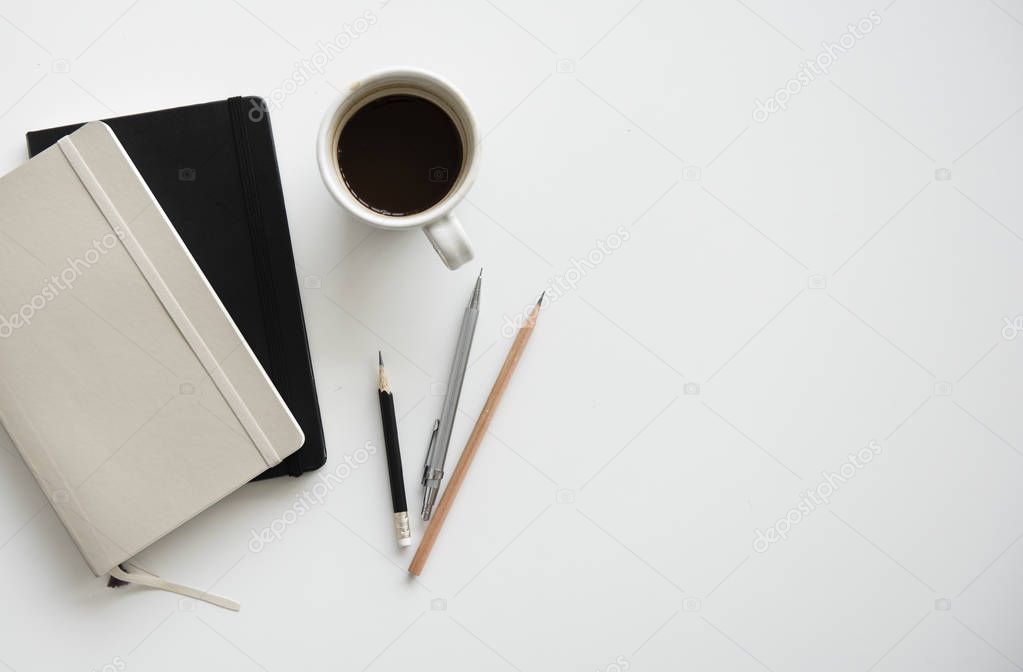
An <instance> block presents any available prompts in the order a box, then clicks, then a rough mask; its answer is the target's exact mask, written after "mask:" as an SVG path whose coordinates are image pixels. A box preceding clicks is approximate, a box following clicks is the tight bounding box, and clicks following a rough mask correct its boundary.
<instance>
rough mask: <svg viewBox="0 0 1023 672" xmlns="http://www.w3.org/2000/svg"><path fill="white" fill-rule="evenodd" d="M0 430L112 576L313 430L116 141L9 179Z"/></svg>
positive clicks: (2, 188)
mask: <svg viewBox="0 0 1023 672" xmlns="http://www.w3.org/2000/svg"><path fill="white" fill-rule="evenodd" d="M0 316H2V320H3V321H2V325H3V327H2V329H0V371H2V372H3V374H2V376H0V421H2V422H3V425H4V427H5V428H6V429H7V432H8V433H9V434H10V436H11V438H12V440H13V441H14V444H15V445H16V446H17V447H18V450H19V451H20V452H21V455H22V457H23V458H24V459H25V462H26V464H27V465H28V467H29V469H30V470H31V471H32V473H33V475H34V476H35V477H36V479H37V480H38V482H39V485H40V487H41V488H42V490H43V492H44V493H45V494H46V496H47V497H48V498H49V500H50V502H51V503H52V504H53V508H54V510H55V511H56V512H57V515H58V516H59V518H60V520H61V521H62V522H63V524H64V526H65V527H66V528H67V530H68V532H69V533H70V535H71V537H72V539H73V540H74V542H75V543H76V544H77V545H78V548H79V550H80V551H81V553H82V555H83V556H84V557H85V560H86V562H87V563H88V564H89V567H90V568H92V570H93V572H94V573H96V574H97V575H99V574H103V573H107V572H110V573H111V575H112V576H114V577H116V578H117V579H120V580H124V581H136V580H137V581H138V582H140V583H146V584H148V585H155V586H157V587H161V588H166V589H169V590H177V591H178V592H182V593H184V594H189V595H194V596H196V597H200V598H202V599H210V601H213V602H216V603H218V604H221V605H222V606H228V607H235V606H236V605H234V603H231V602H230V601H228V600H222V599H220V598H213V597H209V596H205V595H204V594H202V593H199V592H198V591H193V590H190V589H187V588H185V587H182V586H176V585H175V584H170V583H167V582H164V581H162V580H160V579H159V578H158V577H155V576H151V575H149V574H147V573H144V572H141V571H133V570H132V569H131V566H130V565H126V564H125V563H126V562H127V561H128V560H129V559H130V558H132V557H133V556H134V555H136V554H137V553H138V552H139V551H141V550H142V549H144V548H146V547H147V546H149V545H150V544H152V543H153V542H154V541H156V540H157V539H159V538H160V537H162V536H164V535H165V534H167V533H168V532H170V531H172V530H174V529H175V528H177V527H178V526H180V525H181V524H182V523H184V522H185V521H187V520H189V519H191V518H192V517H194V516H195V515H196V514H198V513H199V512H200V511H202V510H203V509H205V508H207V507H208V506H210V505H211V504H213V503H215V502H217V501H218V500H220V499H221V498H223V497H225V496H226V495H228V494H229V493H231V492H232V491H234V490H235V489H237V488H238V487H239V486H240V485H242V484H243V483H245V482H246V481H247V480H249V479H251V478H253V477H255V476H256V475H258V474H259V473H261V472H263V471H265V470H266V469H268V468H272V467H275V466H276V465H278V464H280V463H281V461H282V459H284V458H285V457H287V456H288V455H290V454H292V453H294V452H295V451H296V450H297V449H298V448H299V447H300V446H301V445H302V444H303V441H304V437H303V434H302V430H301V429H300V428H299V426H298V423H297V422H296V421H295V418H294V417H293V416H292V414H291V412H290V411H289V410H288V407H287V406H286V405H285V403H284V401H283V400H282V399H281V396H280V395H279V394H278V393H277V390H276V389H275V388H274V386H273V384H272V383H271V382H270V379H269V378H268V377H267V375H266V373H265V371H264V370H263V368H262V367H261V366H260V364H259V361H258V360H257V359H256V357H255V355H254V354H253V352H252V350H251V349H250V347H249V346H248V345H247V344H246V342H245V339H244V338H243V337H242V335H241V333H240V332H239V331H238V328H237V327H236V326H235V324H234V323H233V322H232V321H231V318H230V316H229V315H228V313H227V311H226V310H225V309H224V306H223V304H222V303H221V302H220V300H219V299H218V297H217V294H216V293H215V292H214V291H213V288H212V287H210V284H209V283H208V282H207V280H206V278H205V276H203V274H202V272H201V271H200V270H199V267H198V266H197V265H196V263H195V261H194V259H193V258H192V256H191V255H190V254H189V252H188V250H187V249H186V248H185V245H184V244H183V242H182V240H181V238H180V237H179V236H178V234H177V232H176V231H175V230H174V227H173V226H171V224H170V222H169V221H168V219H167V216H166V215H165V213H164V212H163V210H162V209H161V208H160V204H159V203H158V202H157V201H156V199H155V198H154V196H153V194H152V193H151V192H150V191H149V189H148V188H147V186H146V183H145V182H144V181H143V180H142V178H141V177H140V175H139V174H138V172H137V171H136V170H135V166H134V165H133V164H132V162H131V161H130V160H129V158H128V155H127V154H125V152H124V149H123V148H122V147H121V145H120V143H119V142H118V141H117V138H116V137H115V136H114V134H113V132H111V130H110V128H109V127H107V126H106V125H105V124H103V123H99V122H96V123H91V124H88V125H86V126H84V127H83V128H81V129H80V130H78V131H76V132H74V133H72V134H71V135H69V136H66V137H63V138H61V139H60V140H59V141H58V142H57V144H56V146H54V147H51V148H50V149H48V150H46V151H43V152H42V153H40V154H39V155H38V156H37V157H36V158H34V159H32V160H31V161H29V162H27V163H25V164H24V165H22V166H21V167H19V168H17V169H15V170H14V171H12V172H11V173H9V174H7V175H6V176H4V177H3V178H2V179H0Z"/></svg>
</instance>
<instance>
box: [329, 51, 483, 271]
mask: <svg viewBox="0 0 1023 672" xmlns="http://www.w3.org/2000/svg"><path fill="white" fill-rule="evenodd" d="M402 94H404V95H413V96H419V97H420V98H425V99H426V100H428V101H430V102H432V103H433V104H435V105H437V106H438V107H440V108H441V109H442V110H444V112H445V113H446V114H447V115H448V116H449V117H450V118H451V120H452V122H454V125H455V128H456V129H457V130H458V134H459V137H460V138H461V141H462V168H461V170H460V171H459V172H458V177H457V178H456V180H455V183H454V184H453V185H451V189H450V190H448V193H447V194H446V195H445V196H444V198H442V199H441V200H440V201H438V202H437V203H435V204H434V205H432V206H431V207H429V208H427V209H426V210H424V211H422V212H417V213H415V214H412V215H402V216H395V215H385V214H382V213H379V212H376V211H374V210H372V209H370V208H368V207H366V206H365V205H363V204H362V203H361V202H360V201H359V199H358V198H356V197H355V195H354V194H353V193H352V192H351V190H350V189H349V188H348V185H347V184H346V183H345V181H344V178H342V177H341V167H340V166H339V165H338V152H337V147H338V140H339V139H340V137H341V130H342V129H343V128H344V126H345V124H346V123H347V122H348V120H349V119H351V117H352V115H354V114H355V113H356V112H357V111H358V110H360V109H361V108H362V107H363V106H365V105H366V104H367V103H370V102H372V101H374V100H377V99H378V98H382V97H384V96H392V95H402ZM478 143H479V135H478V131H477V129H476V120H475V118H474V117H473V115H472V112H471V111H470V110H469V105H468V103H466V101H465V98H464V97H463V96H462V94H461V93H459V91H458V89H456V88H455V87H454V86H453V85H451V84H450V83H449V82H447V81H445V80H444V79H442V78H440V77H438V76H437V75H434V74H431V73H429V72H425V71H423V70H417V69H414V68H401V69H392V70H383V71H380V72H377V73H374V74H372V75H370V76H368V77H365V78H363V79H361V80H359V81H357V82H356V83H354V84H352V86H351V87H349V90H348V92H347V93H345V94H344V95H343V96H342V97H341V100H340V101H339V102H338V103H337V104H335V105H334V106H333V107H331V108H330V109H329V110H328V111H327V114H326V116H324V118H323V122H322V123H321V124H320V131H319V134H318V136H317V139H316V159H317V162H318V164H319V168H320V177H322V178H323V183H324V184H325V185H326V187H327V191H329V192H330V194H331V196H333V197H334V200H336V201H337V202H338V203H340V204H341V205H343V206H344V207H345V208H346V209H347V210H348V211H349V212H351V213H352V214H353V215H355V216H356V217H358V218H359V219H361V220H362V221H364V222H366V223H367V224H369V225H371V226H375V227H377V228H380V229H388V230H391V231H401V230H405V229H418V228H421V229H423V232H424V233H425V234H426V237H427V238H429V239H430V243H431V244H432V245H433V249H435V250H436V251H437V254H439V255H440V258H441V259H442V260H443V261H444V264H445V265H447V267H448V268H450V269H452V270H454V269H456V268H458V267H460V266H462V265H463V264H465V263H466V262H468V261H470V260H471V259H472V257H473V250H472V245H471V244H470V242H469V238H468V236H466V234H465V229H463V228H462V225H461V223H460V222H459V221H458V218H457V217H455V215H454V214H453V213H452V210H453V209H454V207H455V206H456V205H457V204H458V202H459V201H461V200H462V198H464V197H465V194H466V193H467V192H468V191H469V188H470V187H471V186H472V183H473V180H475V178H476V167H477V163H478V161H479V147H478V146H477V145H478Z"/></svg>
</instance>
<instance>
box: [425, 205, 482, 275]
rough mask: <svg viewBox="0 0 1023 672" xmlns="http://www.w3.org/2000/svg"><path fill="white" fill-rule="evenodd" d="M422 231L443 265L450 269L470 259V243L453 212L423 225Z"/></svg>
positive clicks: (471, 252) (471, 254)
mask: <svg viewBox="0 0 1023 672" xmlns="http://www.w3.org/2000/svg"><path fill="white" fill-rule="evenodd" d="M423 233H425V234H426V237H427V238H429V239H430V243H431V244H432V245H433V249H435V250H437V254H439V255H440V258H441V260H442V261H443V262H444V265H445V266H447V267H448V268H450V269H451V270H452V271H453V270H455V269H456V268H458V267H460V266H462V265H463V264H465V263H466V262H468V261H471V260H472V257H473V251H472V243H470V242H469V237H468V236H467V235H465V229H463V228H462V224H461V222H459V221H458V218H457V217H455V216H454V215H453V214H448V215H445V216H444V217H442V218H440V219H438V220H437V221H436V222H431V223H430V224H427V225H426V226H424V227H423Z"/></svg>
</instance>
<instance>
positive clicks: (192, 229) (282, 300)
mask: <svg viewBox="0 0 1023 672" xmlns="http://www.w3.org/2000/svg"><path fill="white" fill-rule="evenodd" d="M104 123H106V124H107V125H108V126H109V127H110V128H111V129H112V130H113V132H114V134H115V135H116V136H117V138H118V140H120V142H121V144H122V145H123V146H124V149H125V151H126V152H127V153H128V156H129V157H130V158H131V160H132V162H134V164H135V166H136V168H138V171H139V173H140V174H141V175H142V178H143V179H144V180H145V181H146V184H147V185H148V186H149V189H150V190H152V192H153V195H154V196H155V197H156V200H157V201H158V202H159V204H160V206H161V207H162V208H163V210H164V212H166V213H167V216H168V218H169V219H170V221H171V223H172V224H173V225H174V228H175V229H176V230H177V232H178V235H180V236H181V239H182V240H183V241H184V243H185V245H186V246H187V247H188V249H189V251H190V252H191V253H192V256H193V257H194V258H195V261H196V263H198V264H199V268H200V269H202V272H203V273H204V274H205V275H206V277H207V279H209V281H210V284H211V285H213V289H214V290H215V291H216V293H217V295H218V296H219V297H220V300H221V301H223V303H224V306H225V307H226V308H227V311H228V313H230V315H231V317H232V318H233V319H234V321H235V324H237V325H238V328H239V329H240V330H241V332H242V335H243V336H244V337H245V340H246V341H247V342H248V344H249V347H251V348H252V351H253V352H254V353H255V354H256V357H257V358H258V359H259V361H260V363H261V364H262V365H263V368H264V369H266V372H267V374H269V376H270V379H271V380H272V381H273V383H274V385H275V386H276V387H277V389H278V390H279V391H280V393H281V396H282V397H284V401H285V402H286V403H287V404H288V407H289V408H290V409H291V411H292V413H294V414H295V418H296V419H297V420H298V423H299V425H300V426H301V427H302V431H303V432H305V437H306V442H305V445H303V446H302V448H301V449H300V450H298V451H297V452H295V453H294V454H293V455H291V456H290V457H288V458H287V459H285V460H284V461H283V462H282V463H281V464H280V465H278V466H277V467H274V468H272V469H270V470H268V471H266V472H265V473H263V474H261V475H260V476H259V478H267V477H271V476H281V475H285V474H288V475H291V476H298V475H300V474H302V473H303V472H306V471H310V470H313V469H318V468H320V467H321V466H323V464H324V462H325V461H326V459H327V453H326V447H325V442H324V438H323V428H322V424H321V421H320V410H319V404H318V402H317V399H316V386H315V383H314V382H313V369H312V364H311V363H310V360H309V345H308V341H307V339H306V329H305V321H304V318H303V315H302V299H301V297H300V295H299V288H298V280H297V278H296V276H295V258H294V255H293V253H292V248H291V236H290V233H289V230H288V218H287V214H286V212H285V209H284V194H283V193H282V190H281V178H280V174H279V172H278V169H277V155H276V152H275V150H274V141H273V133H272V131H271V128H270V117H269V114H268V113H267V111H266V106H265V105H264V103H263V101H262V100H261V99H260V98H257V97H254V96H244V97H235V98H229V99H227V100H222V101H217V102H212V103H205V104H201V105H189V106H187V107H178V108H174V109H169V110H160V111H158V112H147V113H144V114H134V115H130V116H126V117H118V118H116V119H107V120H105V122H104ZM80 126H81V124H75V125H71V126H62V127H60V128H51V129H47V130H42V131H34V132H31V133H29V134H28V136H27V137H28V149H29V154H30V155H32V156H34V155H36V154H38V153H39V152H41V151H43V150H44V149H46V148H47V147H50V146H51V145H53V144H54V143H55V142H57V140H58V139H60V138H61V137H63V136H65V135H67V134H68V133H71V132H72V131H74V130H75V129H77V128H79V127H80Z"/></svg>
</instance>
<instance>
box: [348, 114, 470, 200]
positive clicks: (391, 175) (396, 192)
mask: <svg viewBox="0 0 1023 672" xmlns="http://www.w3.org/2000/svg"><path fill="white" fill-rule="evenodd" d="M337 158H338V165H339V166H340V167H341V176H342V178H344V181H345V184H347V185H348V188H349V189H350V190H351V192H352V193H353V194H354V195H355V197H356V198H357V199H359V202H361V203H362V204H363V205H365V206H366V207H367V208H370V209H371V210H374V211H375V212H379V213H381V214H385V215H395V216H400V215H412V214H415V213H417V212H422V211H423V210H426V209H428V208H430V207H431V206H433V205H435V204H437V203H438V202H440V200H441V199H442V198H444V197H445V196H446V195H447V193H448V192H449V191H451V187H452V186H453V185H454V184H455V181H456V180H457V179H458V174H459V173H460V172H461V170H462V140H461V137H460V136H459V135H458V129H457V128H456V127H455V124H454V122H453V121H452V120H451V118H450V117H449V116H448V115H447V113H446V112H444V110H442V109H441V108H440V107H438V106H437V105H435V104H434V103H432V102H430V101H428V100H426V99H424V98H419V97H418V96H410V95H393V96H385V97H383V98H379V99H377V100H374V101H373V102H371V103H369V104H367V105H366V106H364V107H363V108H362V109H360V110H358V111H357V112H356V113H355V114H354V115H352V117H351V119H349V120H348V123H347V124H345V127H344V128H343V129H341V138H340V139H339V140H338V144H337Z"/></svg>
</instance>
